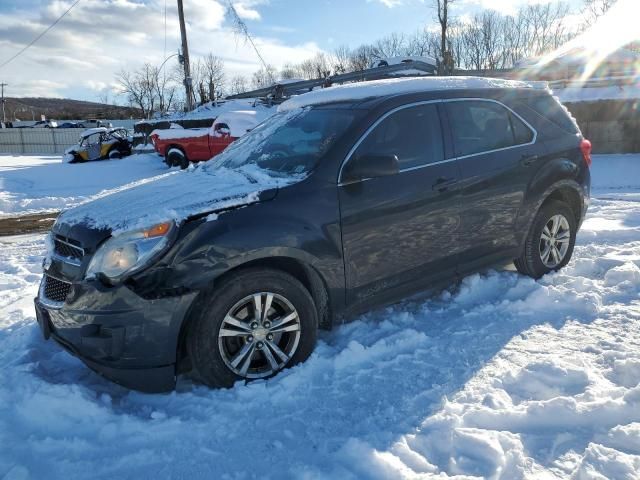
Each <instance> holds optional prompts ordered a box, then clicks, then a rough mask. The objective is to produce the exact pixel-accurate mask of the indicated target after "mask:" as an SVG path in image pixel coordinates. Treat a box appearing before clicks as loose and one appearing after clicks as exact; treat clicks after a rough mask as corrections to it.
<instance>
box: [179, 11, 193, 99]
mask: <svg viewBox="0 0 640 480" xmlns="http://www.w3.org/2000/svg"><path fill="white" fill-rule="evenodd" d="M178 16H179V17H180V36H181V38H182V65H183V67H184V88H185V92H186V94H187V110H193V85H192V80H191V70H190V68H189V47H188V46H187V29H186V28H185V25H184V11H183V9H182V0H178Z"/></svg>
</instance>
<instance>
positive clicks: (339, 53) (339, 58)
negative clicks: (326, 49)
mask: <svg viewBox="0 0 640 480" xmlns="http://www.w3.org/2000/svg"><path fill="white" fill-rule="evenodd" d="M350 56H351V49H350V48H349V47H348V46H347V45H341V46H339V47H337V48H336V49H335V50H334V51H333V53H332V54H331V58H330V62H331V68H332V69H333V72H334V73H337V74H340V73H346V72H348V71H349V57H350Z"/></svg>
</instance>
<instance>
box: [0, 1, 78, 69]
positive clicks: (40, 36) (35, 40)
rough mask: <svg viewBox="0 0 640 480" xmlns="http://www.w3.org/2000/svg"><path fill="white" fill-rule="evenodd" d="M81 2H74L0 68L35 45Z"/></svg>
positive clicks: (0, 66)
mask: <svg viewBox="0 0 640 480" xmlns="http://www.w3.org/2000/svg"><path fill="white" fill-rule="evenodd" d="M80 1H81V0H76V2H75V3H74V4H73V5H71V6H70V7H69V8H68V9H67V10H66V11H65V12H64V13H63V14H62V15H60V16H59V17H58V18H57V19H56V21H55V22H53V23H52V24H51V25H49V26H48V27H47V28H46V29H45V30H44V31H43V32H42V33H40V35H38V36H37V37H36V38H34V39H33V40H32V41H31V42H30V43H29V44H28V45H26V46H25V47H24V48H23V49H22V50H20V51H19V52H18V53H16V54H15V55H14V56H13V57H11V58H10V59H8V60H6V61H5V62H4V63H2V64H0V68H2V67H4V66H5V65H7V64H8V63H9V62H12V61H13V60H15V59H16V58H18V57H19V56H20V55H22V53H24V51H25V50H27V49H28V48H29V47H31V46H32V45H33V44H34V43H36V42H37V41H38V40H40V39H41V38H42V37H44V36H45V35H46V34H47V33H48V32H49V30H51V29H52V28H53V27H55V26H56V25H57V24H58V22H59V21H60V20H62V19H63V18H64V17H65V16H66V15H67V13H69V12H70V11H71V10H72V9H73V7H75V6H76V5H77V4H79V3H80Z"/></svg>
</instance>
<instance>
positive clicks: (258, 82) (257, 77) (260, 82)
mask: <svg viewBox="0 0 640 480" xmlns="http://www.w3.org/2000/svg"><path fill="white" fill-rule="evenodd" d="M276 72H277V70H276V69H275V68H274V67H273V65H267V66H266V68H261V69H260V70H258V71H257V72H254V73H253V76H252V77H251V84H252V86H253V88H264V87H268V86H270V85H273V81H274V80H273V79H274V78H275V76H276Z"/></svg>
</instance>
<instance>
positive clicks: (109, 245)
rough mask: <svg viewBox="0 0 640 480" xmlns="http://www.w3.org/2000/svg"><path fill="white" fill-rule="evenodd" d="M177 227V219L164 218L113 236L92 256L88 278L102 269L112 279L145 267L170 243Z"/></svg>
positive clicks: (118, 278)
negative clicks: (151, 225) (164, 219)
mask: <svg viewBox="0 0 640 480" xmlns="http://www.w3.org/2000/svg"><path fill="white" fill-rule="evenodd" d="M175 229H176V226H175V223H174V222H164V223H159V224H157V225H154V226H153V227H151V228H146V229H144V230H134V231H131V232H125V233H122V234H120V235H116V236H115V237H112V238H110V239H109V240H107V241H106V242H105V243H103V244H102V246H101V247H100V248H98V251H97V252H96V254H95V255H94V256H93V258H92V259H91V263H89V268H88V269H87V274H86V278H93V277H95V276H96V274H98V273H101V274H103V275H105V276H106V277H107V278H109V279H110V280H114V281H119V280H121V279H122V277H124V276H125V275H130V274H132V273H135V272H137V271H139V270H141V269H143V268H144V267H146V266H147V265H148V264H149V263H150V262H151V260H153V259H154V258H155V257H156V256H158V255H159V254H160V253H162V252H163V251H164V250H165V249H166V248H168V247H169V245H170V244H171V241H172V240H173V237H174V235H173V234H174V232H175Z"/></svg>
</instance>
